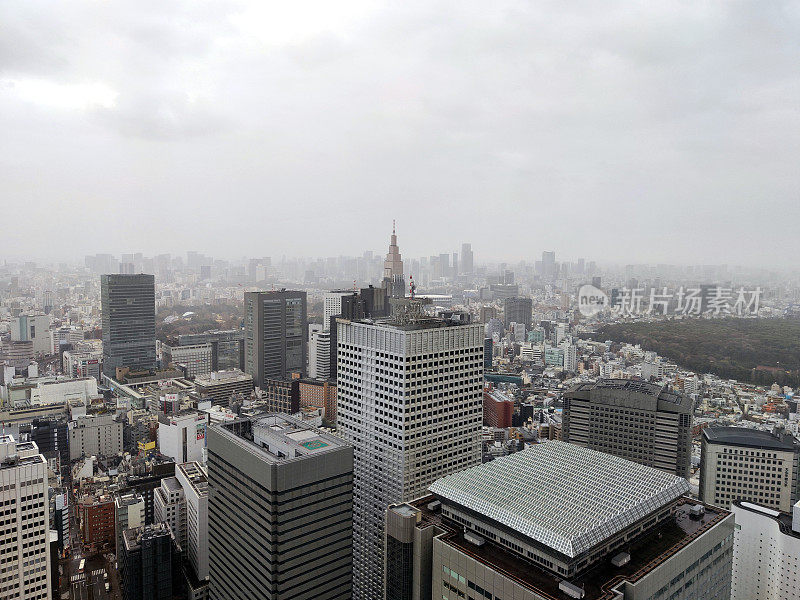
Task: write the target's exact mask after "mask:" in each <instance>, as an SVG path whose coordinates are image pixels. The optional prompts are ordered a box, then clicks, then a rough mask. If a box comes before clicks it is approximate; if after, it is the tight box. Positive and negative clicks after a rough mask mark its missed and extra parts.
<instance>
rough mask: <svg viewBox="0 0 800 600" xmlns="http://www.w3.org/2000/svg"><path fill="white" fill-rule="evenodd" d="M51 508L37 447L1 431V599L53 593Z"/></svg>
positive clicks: (29, 598) (28, 598) (33, 598)
mask: <svg viewBox="0 0 800 600" xmlns="http://www.w3.org/2000/svg"><path fill="white" fill-rule="evenodd" d="M49 511H50V502H49V501H48V498H47V461H45V459H44V457H43V456H42V455H41V454H39V448H38V447H37V446H36V444H35V443H33V442H15V441H14V438H13V436H11V435H0V514H2V515H3V518H2V521H1V522H2V525H0V565H2V567H1V568H2V571H1V572H0V598H15V599H19V600H38V599H41V600H44V599H45V598H50V597H51V589H50V588H51V586H52V582H51V581H50V552H49V550H50V544H49V541H50V526H49V521H50V516H49V514H48V513H49Z"/></svg>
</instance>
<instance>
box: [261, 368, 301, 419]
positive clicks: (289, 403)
mask: <svg viewBox="0 0 800 600" xmlns="http://www.w3.org/2000/svg"><path fill="white" fill-rule="evenodd" d="M263 391H264V395H263V399H264V400H266V401H267V412H282V413H288V414H290V415H293V414H294V413H296V412H297V411H299V410H300V378H299V377H292V378H291V379H272V378H268V379H265V380H264V385H263Z"/></svg>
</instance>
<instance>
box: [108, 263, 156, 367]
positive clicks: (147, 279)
mask: <svg viewBox="0 0 800 600" xmlns="http://www.w3.org/2000/svg"><path fill="white" fill-rule="evenodd" d="M100 302H101V310H102V327H103V374H104V375H106V376H107V377H111V378H114V377H116V369H117V368H118V367H129V368H130V369H131V370H132V371H147V370H152V369H155V368H156V305H155V278H154V277H153V276H152V275H143V274H139V275H101V277H100Z"/></svg>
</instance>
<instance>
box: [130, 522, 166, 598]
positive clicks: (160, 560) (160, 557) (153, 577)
mask: <svg viewBox="0 0 800 600" xmlns="http://www.w3.org/2000/svg"><path fill="white" fill-rule="evenodd" d="M174 552H175V550H174V546H173V539H172V535H171V533H170V531H169V528H168V527H167V525H166V524H164V523H157V524H155V525H145V526H144V527H137V528H136V529H128V530H126V531H125V532H124V534H123V544H122V552H121V559H120V560H119V561H118V564H119V576H120V585H121V587H122V598H123V600H172V597H173V596H172V594H173V577H174V573H173V568H174V567H176V566H177V564H178V561H176V558H175V554H174ZM176 591H177V590H176Z"/></svg>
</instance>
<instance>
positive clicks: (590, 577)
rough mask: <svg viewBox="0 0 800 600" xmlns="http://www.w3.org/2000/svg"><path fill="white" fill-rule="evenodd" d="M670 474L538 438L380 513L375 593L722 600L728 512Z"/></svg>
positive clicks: (393, 598) (727, 574) (527, 599)
mask: <svg viewBox="0 0 800 600" xmlns="http://www.w3.org/2000/svg"><path fill="white" fill-rule="evenodd" d="M688 491H689V483H688V482H687V481H686V480H685V479H683V478H681V477H678V476H676V475H673V474H669V473H665V472H663V471H660V470H658V469H653V468H651V467H647V466H644V465H639V464H636V463H632V462H630V461H627V460H625V459H622V458H619V457H616V456H612V455H609V454H605V453H601V452H597V451H594V450H590V449H588V448H582V447H580V446H576V445H574V444H567V443H564V442H559V441H549V442H545V443H542V444H536V445H534V446H532V447H531V448H529V449H527V450H523V451H521V452H517V453H514V454H511V455H509V456H505V457H500V458H497V459H495V460H494V461H491V462H489V463H486V464H484V465H481V466H478V467H473V468H472V469H467V470H464V471H460V472H458V473H454V474H451V475H448V476H446V477H443V478H442V479H439V480H437V481H436V482H434V483H433V484H432V485H431V486H430V492H431V495H429V496H426V497H423V498H420V499H417V500H415V501H413V502H407V503H401V504H395V505H392V506H391V507H390V508H389V510H388V511H387V513H386V546H385V548H386V550H385V551H386V562H387V569H386V579H385V590H386V595H385V598H386V600H411V599H412V598H413V599H416V598H419V599H425V600H427V599H431V598H436V599H438V598H449V599H453V598H473V599H475V600H477V599H481V600H482V599H484V598H504V599H505V598H514V599H519V600H552V599H561V598H583V599H584V600H666V599H670V600H697V599H701V598H702V599H703V600H728V598H729V597H730V590H731V559H732V554H733V549H732V547H733V531H734V520H733V515H732V514H731V513H729V512H728V511H725V510H722V509H719V508H715V507H711V506H704V505H701V504H698V503H697V501H694V500H692V499H691V498H689V497H687V496H686V495H685V494H686V493H687V492H688Z"/></svg>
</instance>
